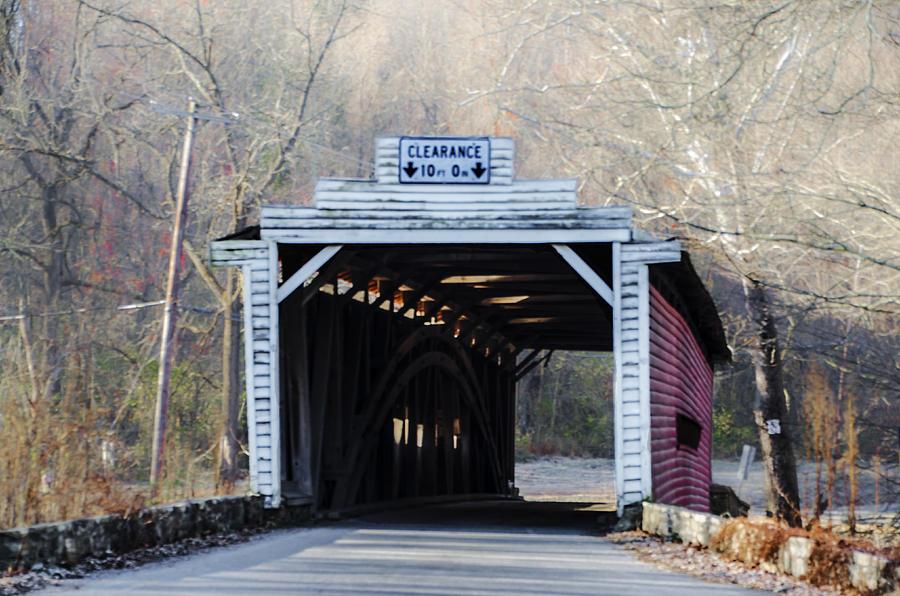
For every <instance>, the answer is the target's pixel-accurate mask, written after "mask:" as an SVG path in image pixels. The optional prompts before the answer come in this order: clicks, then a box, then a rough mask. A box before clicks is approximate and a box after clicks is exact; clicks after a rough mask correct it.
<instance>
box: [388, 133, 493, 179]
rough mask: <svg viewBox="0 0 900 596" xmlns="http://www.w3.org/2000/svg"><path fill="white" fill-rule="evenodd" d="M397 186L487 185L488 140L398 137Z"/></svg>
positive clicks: (489, 150) (489, 151) (489, 158)
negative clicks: (398, 184) (398, 182)
mask: <svg viewBox="0 0 900 596" xmlns="http://www.w3.org/2000/svg"><path fill="white" fill-rule="evenodd" d="M398 166H399V173H400V183H401V184H490V183H491V140H490V139H489V138H488V137H400V161H399V164H398Z"/></svg>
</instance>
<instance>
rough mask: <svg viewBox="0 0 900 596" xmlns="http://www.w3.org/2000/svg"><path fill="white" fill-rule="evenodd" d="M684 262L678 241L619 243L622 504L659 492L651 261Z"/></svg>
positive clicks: (616, 308)
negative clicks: (653, 438) (652, 369)
mask: <svg viewBox="0 0 900 596" xmlns="http://www.w3.org/2000/svg"><path fill="white" fill-rule="evenodd" d="M679 260H681V246H680V245H679V244H678V242H675V241H669V242H649V243H618V242H617V243H613V295H614V296H613V299H614V304H613V353H614V358H615V388H614V408H615V412H614V416H615V453H616V504H617V507H616V508H617V510H618V513H619V515H621V514H622V513H623V510H624V508H625V506H626V505H630V504H632V503H639V502H641V501H643V500H644V499H646V498H650V497H652V496H653V470H652V464H653V460H652V453H651V451H652V445H651V437H650V430H651V422H652V421H651V415H650V414H651V412H650V405H651V403H650V398H651V396H650V267H649V266H650V265H651V264H655V263H671V262H678V261H679Z"/></svg>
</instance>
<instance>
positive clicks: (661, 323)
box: [650, 285, 713, 511]
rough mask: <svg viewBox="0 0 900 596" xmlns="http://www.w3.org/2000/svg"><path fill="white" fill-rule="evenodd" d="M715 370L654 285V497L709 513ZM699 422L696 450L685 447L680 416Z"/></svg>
mask: <svg viewBox="0 0 900 596" xmlns="http://www.w3.org/2000/svg"><path fill="white" fill-rule="evenodd" d="M712 386H713V372H712V368H711V367H710V365H709V363H707V361H706V358H705V357H704V356H703V352H702V351H701V350H700V346H699V345H698V344H697V340H696V339H694V336H693V334H692V333H691V330H690V327H688V325H687V323H685V321H684V319H683V318H682V317H681V315H680V314H679V313H678V312H677V311H676V310H675V309H674V308H672V306H671V305H670V304H669V303H668V302H667V301H666V300H665V299H664V298H663V297H662V295H661V294H660V293H659V292H658V291H657V290H656V289H655V288H654V287H653V286H652V285H651V287H650V445H651V470H652V476H653V498H654V500H655V501H656V502H658V503H668V504H671V505H680V506H682V507H687V508H689V509H693V510H695V511H709V485H710V482H711V472H710V444H711V440H712ZM677 414H681V415H683V416H687V417H688V418H690V419H692V420H693V421H695V422H697V423H699V425H700V427H701V433H700V441H699V444H698V445H697V448H696V449H693V448H691V447H687V446H685V445H683V444H682V445H679V444H678V439H677V435H676V423H675V421H676V415H677Z"/></svg>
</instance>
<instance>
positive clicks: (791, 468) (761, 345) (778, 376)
mask: <svg viewBox="0 0 900 596" xmlns="http://www.w3.org/2000/svg"><path fill="white" fill-rule="evenodd" d="M744 296H745V305H746V308H747V313H748V314H749V316H750V318H751V320H752V321H753V325H754V328H755V330H756V337H755V342H754V344H755V345H754V350H753V367H754V369H755V371H756V399H755V401H754V404H753V416H754V419H755V422H756V425H757V428H758V429H759V443H760V447H761V448H762V458H763V464H764V465H765V468H766V510H767V513H769V514H770V515H775V516H776V517H778V518H779V519H782V520H784V521H786V522H787V523H788V524H789V525H791V526H794V527H798V526H800V525H801V523H802V520H801V518H800V507H799V504H800V498H799V491H798V489H797V467H796V464H795V462H794V449H793V443H792V441H791V432H790V429H791V424H790V421H789V420H787V419H786V414H787V408H786V405H785V400H784V378H783V368H782V362H781V352H780V350H779V348H778V333H777V331H776V329H775V321H774V320H773V319H772V312H771V305H770V304H769V298H768V296H767V295H766V291H765V288H763V286H762V285H761V284H760V283H759V282H758V281H755V280H750V279H745V280H744Z"/></svg>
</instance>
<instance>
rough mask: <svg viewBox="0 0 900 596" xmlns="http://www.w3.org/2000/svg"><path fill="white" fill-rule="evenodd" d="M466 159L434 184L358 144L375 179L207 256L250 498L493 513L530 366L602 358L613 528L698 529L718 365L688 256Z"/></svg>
mask: <svg viewBox="0 0 900 596" xmlns="http://www.w3.org/2000/svg"><path fill="white" fill-rule="evenodd" d="M413 141H415V139H413ZM419 141H423V142H428V140H427V139H424V140H423V139H419ZM478 141H479V142H481V143H483V144H482V145H481V150H482V151H484V152H485V154H481V153H477V154H475V153H474V152H473V151H470V152H469V154H468V155H466V154H465V152H464V151H460V153H462V157H463V158H465V159H470V161H469V162H465V161H461V162H458V163H460V164H462V166H461V168H463V169H465V168H468V170H465V173H464V174H462V175H463V176H466V177H467V178H465V179H462V178H460V167H454V166H455V165H457V164H455V163H453V162H440V161H437V162H434V163H437V165H438V171H441V169H442V168H443V169H444V170H445V173H446V172H450V171H451V170H452V173H453V174H455V175H456V176H457V177H456V178H452V176H451V179H450V180H449V181H448V180H447V178H446V177H445V178H444V179H441V180H437V178H434V179H428V178H427V175H428V173H429V170H428V168H427V166H428V163H427V162H425V161H420V160H419V159H420V158H421V157H422V155H423V154H422V151H421V149H420V148H417V149H416V151H417V153H414V152H412V150H409V151H408V155H407V154H406V152H407V150H406V146H407V145H408V144H409V143H410V142H411V141H410V139H408V138H404V139H401V138H398V137H388V138H381V139H378V141H377V149H376V164H377V172H376V178H375V179H374V180H347V179H322V180H320V181H319V182H318V184H317V186H316V190H315V205H314V206H312V207H283V206H281V207H279V206H269V207H263V209H262V214H261V221H260V224H259V226H258V227H254V228H251V229H248V230H243V231H240V232H237V233H235V234H233V235H231V236H229V237H226V238H223V239H221V240H217V241H215V242H213V243H212V244H211V260H212V262H213V264H215V265H239V266H241V267H242V269H243V278H244V330H245V334H244V337H245V362H246V384H247V414H248V427H249V429H248V430H249V446H250V476H251V486H252V489H253V490H254V491H257V492H259V493H261V494H262V495H264V497H265V500H266V503H267V505H268V506H271V507H278V506H281V505H282V504H312V505H313V506H314V507H315V508H317V509H319V510H335V509H344V508H350V507H354V506H358V505H363V504H370V503H376V502H382V501H393V500H397V499H404V498H421V497H432V496H434V497H439V496H446V495H483V494H492V495H508V496H512V495H513V494H514V492H515V490H514V480H515V477H514V455H513V453H514V448H513V447H514V435H515V420H516V417H515V392H516V380H517V379H518V378H520V377H521V376H522V375H523V374H524V373H525V372H527V370H528V369H529V367H531V366H534V365H535V364H536V363H537V361H538V359H537V358H536V355H537V354H538V352H539V351H540V350H549V349H557V350H595V351H605V352H612V353H613V354H614V358H615V370H616V373H615V387H614V403H615V437H616V440H615V454H616V455H615V457H616V495H617V503H618V507H619V510H620V511H621V509H622V507H624V506H625V505H627V504H629V503H633V502H637V501H641V500H642V499H644V498H645V497H650V496H654V497H656V498H657V500H663V501H666V502H675V503H679V504H685V505H687V506H689V507H693V508H695V509H704V508H708V488H709V437H710V434H711V422H712V421H711V410H710V396H711V392H712V374H711V371H712V368H711V367H712V365H713V364H714V363H716V362H718V361H721V360H724V359H727V358H728V349H727V347H726V346H725V343H724V336H723V334H722V329H721V324H720V322H719V319H718V316H717V314H716V311H715V307H714V305H713V304H712V301H711V299H710V298H709V295H708V294H707V293H706V291H705V290H704V289H703V287H702V284H701V283H700V281H699V279H698V278H697V276H696V274H695V272H694V270H693V268H692V267H691V265H690V261H689V260H688V258H687V255H686V254H685V253H683V252H682V250H681V247H680V245H679V244H678V242H675V241H661V240H658V239H655V238H653V237H651V236H650V235H649V234H647V233H645V232H642V231H640V230H637V229H635V228H634V227H633V226H632V221H631V212H630V209H629V208H627V207H584V206H579V205H578V204H577V200H576V192H575V189H576V181H575V180H518V179H516V178H515V176H514V172H513V163H514V145H513V141H512V140H511V139H507V138H490V139H485V138H482V139H478ZM455 142H461V141H460V140H457V139H435V140H433V143H434V144H435V145H436V146H437V145H440V144H441V143H455ZM404 143H407V145H404ZM401 147H404V154H403V155H401V151H400V149H401ZM431 153H434V152H433V151H432V152H431ZM429 155H430V154H428V153H426V157H428V156H429ZM445 156H446V153H445ZM414 157H415V158H416V160H419V161H414V160H413V158H414ZM438 157H440V155H439V154H438ZM476 160H477V161H476ZM472 162H474V163H475V165H472ZM444 166H446V167H444ZM419 168H421V169H419ZM479 171H480V172H481V174H478V175H477V176H475V174H476V173H478V172H479ZM470 172H472V173H470ZM423 175H425V176H426V178H424V179H423V178H422V176H423ZM429 182H442V183H441V184H430V183H429ZM654 321H656V322H654ZM654 371H656V372H654ZM654 454H657V455H654ZM704 499H705V500H704Z"/></svg>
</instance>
